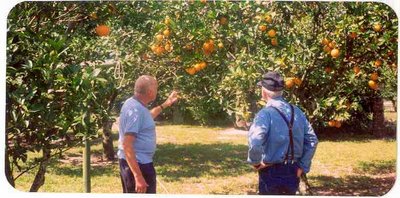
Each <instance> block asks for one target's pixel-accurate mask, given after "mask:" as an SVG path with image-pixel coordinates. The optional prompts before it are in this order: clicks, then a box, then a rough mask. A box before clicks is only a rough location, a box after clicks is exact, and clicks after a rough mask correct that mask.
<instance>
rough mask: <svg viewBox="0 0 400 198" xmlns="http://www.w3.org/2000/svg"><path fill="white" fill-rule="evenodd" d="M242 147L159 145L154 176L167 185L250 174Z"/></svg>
mask: <svg viewBox="0 0 400 198" xmlns="http://www.w3.org/2000/svg"><path fill="white" fill-rule="evenodd" d="M247 149H248V147H247V146H246V145H234V144H227V143H221V144H198V143H197V144H184V145H176V144H170V143H168V144H161V145H158V146H157V152H156V155H155V159H154V161H155V163H156V164H155V165H156V169H157V173H158V174H159V175H162V176H164V177H165V178H166V179H165V180H169V181H179V180H182V179H185V178H189V177H202V176H237V175H240V174H243V173H245V172H251V171H252V168H251V167H250V166H249V165H248V164H247V163H246V159H247Z"/></svg>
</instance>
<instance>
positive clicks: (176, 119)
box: [172, 105, 183, 124]
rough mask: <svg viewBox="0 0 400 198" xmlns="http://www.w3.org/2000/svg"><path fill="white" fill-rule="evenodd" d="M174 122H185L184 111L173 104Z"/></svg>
mask: <svg viewBox="0 0 400 198" xmlns="http://www.w3.org/2000/svg"><path fill="white" fill-rule="evenodd" d="M172 122H173V123H174V124H182V123H183V116H182V111H181V110H180V109H179V107H178V105H173V106H172Z"/></svg>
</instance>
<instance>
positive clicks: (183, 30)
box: [6, 1, 398, 191]
mask: <svg viewBox="0 0 400 198" xmlns="http://www.w3.org/2000/svg"><path fill="white" fill-rule="evenodd" d="M8 26H9V32H8V35H7V41H8V43H7V78H6V79H7V112H6V116H7V129H6V130H7V147H6V151H7V155H8V158H6V159H8V160H11V161H8V163H6V168H7V167H8V168H7V171H6V172H7V174H6V175H7V176H8V177H7V178H8V179H9V181H11V183H12V182H13V181H14V180H15V177H14V176H13V171H12V170H13V168H14V167H17V168H21V170H20V171H21V172H22V173H24V169H23V168H28V169H29V167H32V166H28V167H24V166H21V162H23V163H25V162H26V159H27V153H28V152H29V151H38V152H39V151H40V152H43V157H42V159H38V160H36V161H33V162H32V164H36V165H40V167H44V168H42V169H41V171H40V172H41V174H38V175H39V176H38V177H37V178H38V179H37V180H35V181H36V182H34V183H35V185H34V186H33V187H32V189H31V190H32V191H36V190H37V189H38V188H39V187H40V184H42V182H43V180H44V171H45V167H46V162H48V160H49V155H48V153H49V150H50V152H51V153H54V151H55V149H59V150H61V149H62V148H68V147H69V146H71V145H68V142H70V141H66V140H67V139H66V138H67V137H68V138H69V137H70V136H72V137H74V138H75V139H79V138H76V137H79V134H80V133H81V132H82V130H86V129H88V128H92V130H91V131H92V132H93V133H92V134H93V135H96V131H97V130H96V129H98V128H100V127H101V126H103V132H104V131H105V132H106V134H108V135H106V136H105V137H104V140H105V144H108V147H110V140H111V139H110V127H111V125H110V123H111V122H112V120H113V119H112V116H113V115H116V114H117V112H118V108H117V107H119V106H120V104H121V102H122V101H123V100H124V99H126V98H127V97H129V96H130V95H131V94H132V86H131V85H132V83H133V82H134V80H135V79H136V78H137V77H138V76H139V75H142V74H151V75H154V76H156V77H157V79H158V81H159V84H160V86H159V87H160V97H159V98H158V99H157V100H158V101H156V102H155V103H159V102H160V101H162V100H164V99H165V95H166V94H168V93H169V92H170V91H171V90H172V89H176V90H178V91H180V95H181V97H182V98H181V100H180V102H179V103H178V104H177V105H175V106H174V108H173V109H172V110H169V112H166V113H165V114H164V115H165V116H164V117H165V118H166V119H170V118H175V117H179V115H180V117H184V118H185V119H184V120H183V121H185V122H189V121H191V120H194V121H196V122H197V123H200V124H216V123H221V122H226V121H229V120H232V119H233V120H234V119H240V120H245V121H250V120H251V119H252V117H253V116H254V113H255V112H256V111H257V110H258V109H259V108H260V107H261V106H262V105H263V102H262V101H260V92H259V89H258V88H257V87H256V82H257V81H258V80H259V79H260V77H261V75H262V74H263V73H264V72H266V71H269V70H276V71H279V72H280V73H282V74H283V76H284V77H285V78H286V83H285V84H286V87H287V88H286V89H285V97H286V98H287V99H288V100H290V101H291V102H292V103H294V104H297V105H299V106H300V108H302V109H303V110H304V111H305V112H306V114H307V115H308V116H309V117H310V119H311V121H312V123H313V125H314V126H316V127H326V126H330V127H341V126H342V125H346V124H352V125H353V124H357V126H360V127H364V128H367V127H369V126H370V125H371V124H370V123H371V120H375V121H376V122H375V123H378V124H382V119H381V118H382V112H383V109H382V98H386V99H391V100H393V99H394V98H395V97H396V96H397V95H396V87H397V84H396V77H397V56H396V55H397V28H398V21H397V18H396V16H395V14H394V12H393V10H391V9H390V8H389V7H388V6H386V5H385V4H380V3H356V2H351V3H350V2H337V3H327V2H273V3H270V2H269V1H268V2H267V1H263V2H261V1H255V2H254V1H246V2H244V1H243V2H229V1H215V2H214V1H185V2H158V1H149V2H142V1H135V2H112V3H110V2H85V3H76V2H68V3H67V2H53V3H50V2H47V3H29V2H26V3H21V4H19V5H18V6H16V7H15V8H14V9H13V10H12V11H11V13H10V15H9V18H8ZM105 60H112V61H109V62H111V63H104V61H105ZM64 90H65V91H64ZM88 112H91V115H92V116H90V119H89V117H86V118H85V115H88V114H87V113H88ZM176 115H178V116H176ZM54 118H56V119H54ZM186 118H189V119H186ZM90 123H91V124H90ZM88 124H90V127H88ZM378 124H375V128H376V127H377V126H378ZM107 131H108V132H107ZM377 131H379V130H377ZM103 134H104V133H103ZM49 137H51V138H49ZM26 142H29V143H30V145H35V146H34V147H32V146H27V144H25V143H26ZM111 142H112V141H111ZM55 143H57V144H55ZM111 148H112V145H111ZM45 151H46V152H45ZM33 167H34V166H33ZM43 169H44V171H43ZM38 173H39V172H38ZM17 177H18V176H17Z"/></svg>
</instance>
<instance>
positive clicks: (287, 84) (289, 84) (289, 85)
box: [285, 78, 294, 89]
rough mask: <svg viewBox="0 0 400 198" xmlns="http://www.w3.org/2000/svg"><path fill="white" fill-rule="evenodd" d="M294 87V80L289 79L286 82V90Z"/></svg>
mask: <svg viewBox="0 0 400 198" xmlns="http://www.w3.org/2000/svg"><path fill="white" fill-rule="evenodd" d="M293 85H294V80H293V78H288V79H287V80H286V81H285V86H286V88H288V89H290V88H292V87H293Z"/></svg>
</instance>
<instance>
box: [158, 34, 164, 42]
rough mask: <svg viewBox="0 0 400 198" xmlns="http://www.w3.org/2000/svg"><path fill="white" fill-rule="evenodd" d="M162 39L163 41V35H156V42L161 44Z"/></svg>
mask: <svg viewBox="0 0 400 198" xmlns="http://www.w3.org/2000/svg"><path fill="white" fill-rule="evenodd" d="M163 39H164V36H163V35H161V34H157V35H156V40H157V41H158V42H161V41H162V40H163Z"/></svg>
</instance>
